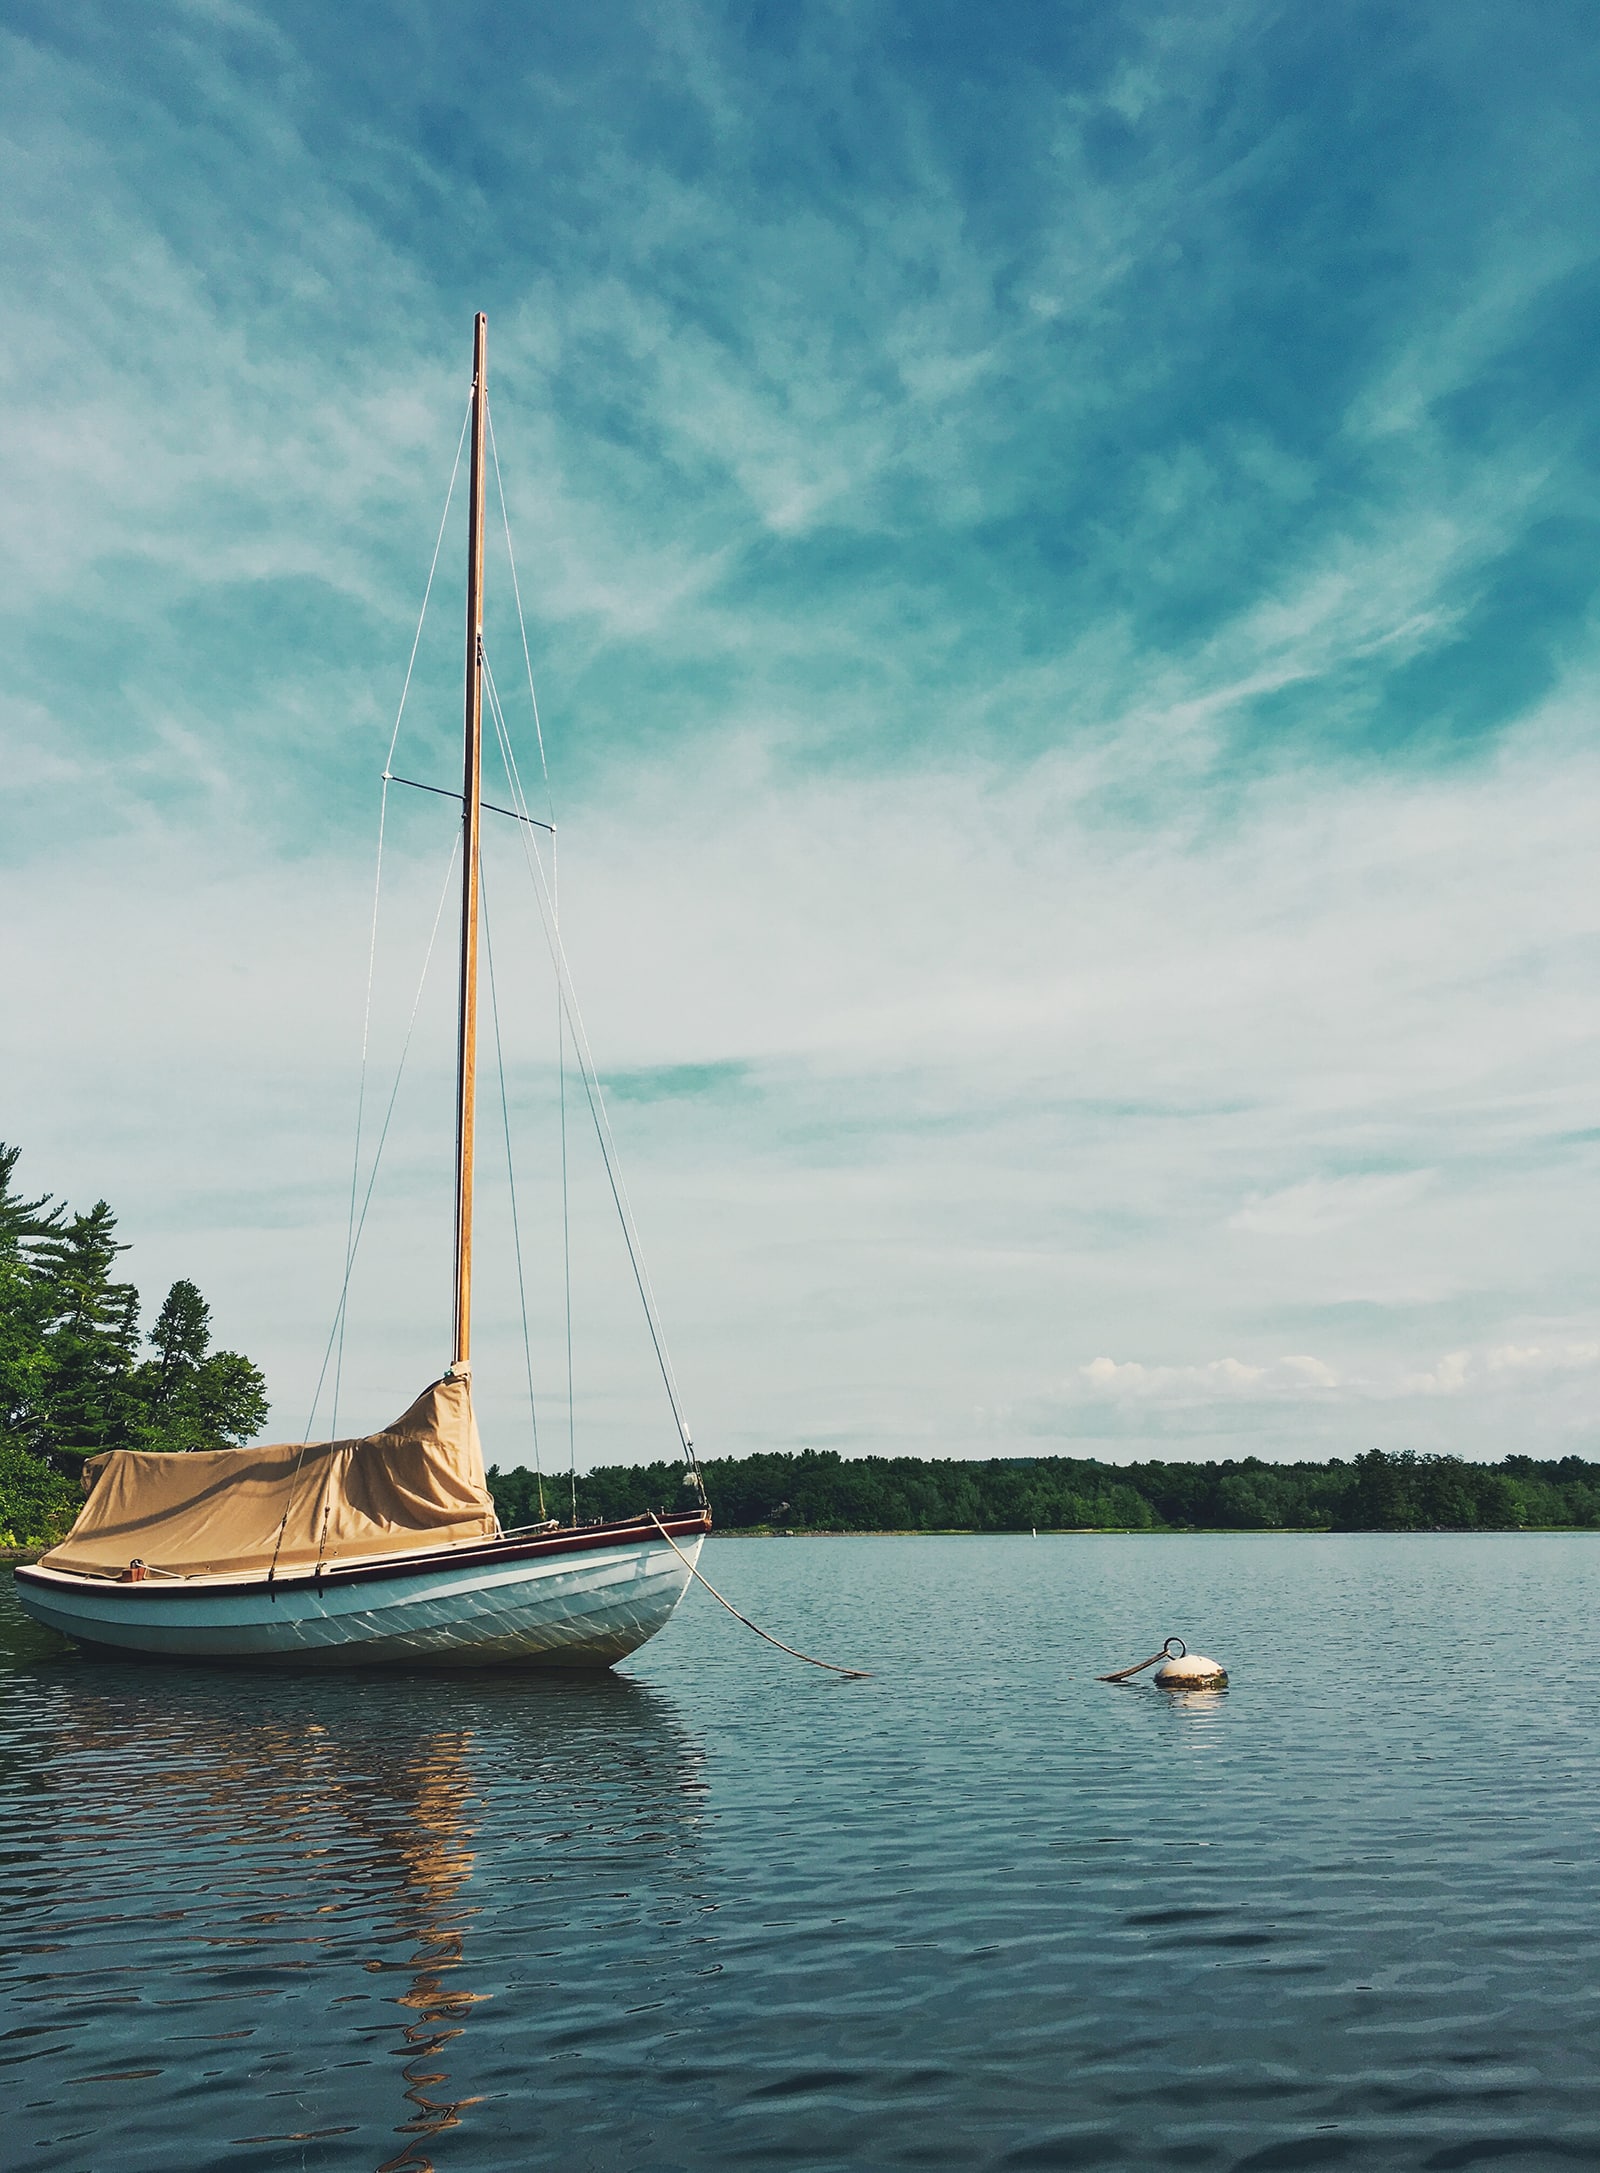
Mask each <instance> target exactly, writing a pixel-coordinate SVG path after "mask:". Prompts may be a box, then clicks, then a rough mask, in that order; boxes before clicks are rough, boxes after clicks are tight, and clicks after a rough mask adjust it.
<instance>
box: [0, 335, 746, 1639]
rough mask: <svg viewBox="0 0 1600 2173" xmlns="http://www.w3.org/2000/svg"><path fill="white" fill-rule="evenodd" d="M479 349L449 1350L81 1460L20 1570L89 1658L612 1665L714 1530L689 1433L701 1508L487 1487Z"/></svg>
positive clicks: (671, 1602) (484, 409) (24, 1594)
mask: <svg viewBox="0 0 1600 2173" xmlns="http://www.w3.org/2000/svg"><path fill="white" fill-rule="evenodd" d="M487 346H488V323H487V320H486V318H485V317H483V316H482V315H481V314H480V315H479V316H478V318H477V319H476V322H475V325H474V332H473V383H472V401H471V408H470V411H469V423H470V428H471V434H472V455H471V471H470V474H471V482H470V492H471V496H470V509H469V522H468V531H469V532H468V547H467V657H466V704H465V730H464V739H465V755H464V767H463V783H462V792H461V820H462V850H461V860H462V886H461V949H460V980H459V1018H458V1032H457V1045H456V1055H457V1063H456V1168H455V1343H454V1355H453V1357H452V1359H451V1362H450V1365H449V1367H448V1369H447V1370H446V1371H445V1373H444V1374H443V1375H442V1377H441V1378H440V1379H438V1380H436V1381H434V1382H433V1383H432V1384H431V1385H430V1386H429V1387H427V1388H426V1389H424V1391H423V1392H422V1394H421V1395H420V1396H419V1397H417V1399H416V1400H415V1402H414V1403H412V1405H411V1406H410V1408H409V1409H408V1410H407V1411H406V1412H405V1413H404V1414H403V1415H402V1416H401V1417H400V1418H398V1419H396V1420H395V1422H394V1424H393V1425H392V1426H389V1427H386V1428H385V1429H384V1430H383V1431H382V1432H381V1433H376V1434H369V1435H366V1436H364V1437H362V1438H360V1439H354V1440H345V1441H320V1442H309V1441H301V1442H286V1443H279V1444H276V1445H273V1446H268V1447H258V1448H246V1449H224V1450H217V1451H199V1452H193V1453H188V1454H182V1455H160V1454H154V1453H147V1452H145V1451H141V1450H130V1449H117V1450H112V1451H110V1452H108V1453H107V1454H105V1455H101V1456H96V1457H91V1458H89V1459H88V1460H87V1462H86V1464H85V1470H84V1484H85V1486H86V1488H87V1489H88V1499H87V1501H86V1502H85V1504H84V1507H83V1510H82V1512H81V1514H80V1515H79V1517H78V1519H77V1522H76V1523H75V1524H74V1525H73V1528H72V1530H71V1531H70V1532H69V1533H68V1535H67V1537H66V1538H65V1539H64V1540H62V1541H61V1542H60V1544H59V1545H57V1546H55V1547H53V1548H52V1549H51V1550H50V1551H49V1553H47V1554H45V1555H44V1556H42V1557H41V1559H40V1560H39V1561H38V1562H36V1563H33V1564H29V1565H26V1566H21V1567H19V1568H18V1569H17V1570H16V1572H15V1577H16V1584H17V1597H18V1599H19V1601H20V1603H21V1605H22V1607H23V1609H24V1610H25V1612H26V1613H27V1614H29V1615H31V1616H32V1617H33V1619H34V1620H35V1621H36V1622H40V1623H44V1624H46V1625H47V1626H48V1627H49V1628H51V1629H53V1630H59V1631H61V1632H63V1633H64V1634H65V1635H66V1636H68V1637H70V1638H73V1639H75V1640H76V1641H77V1642H78V1643H80V1644H82V1645H86V1646H91V1647H99V1648H111V1649H113V1650H115V1651H118V1652H125V1653H146V1654H162V1655H166V1656H168V1657H170V1658H178V1659H185V1660H231V1661H247V1662H248V1661H254V1662H268V1663H271V1662H276V1663H279V1664H284V1663H288V1664H293V1665H299V1666H307V1665H332V1666H346V1667H349V1666H381V1665H385V1664H389V1665H393V1664H397V1663H398V1664H401V1665H407V1666H418V1665H423V1666H426V1665H446V1666H461V1665H467V1666H474V1665H480V1664H508V1663H509V1664H522V1665H529V1664H531V1665H543V1666H557V1667H608V1666H610V1665H611V1664H612V1663H613V1662H615V1661H617V1660H620V1659H622V1658H623V1657H624V1656H625V1655H626V1654H628V1653H630V1652H632V1651H634V1650H635V1649H636V1648H637V1647H638V1646H640V1645H642V1644H643V1643H644V1641H645V1640H646V1638H649V1637H652V1636H654V1634H655V1633H656V1631H658V1630H659V1629H661V1627H662V1626H663V1625H664V1624H665V1622H666V1621H667V1620H668V1618H669V1617H670V1615H671V1614H672V1611H673V1609H674V1608H675V1607H676V1606H677V1604H678V1602H679V1600H680V1599H681V1598H682V1597H683V1594H684V1592H685V1590H686V1589H687V1587H688V1583H689V1579H690V1577H691V1576H693V1575H694V1574H696V1571H695V1562H696V1559H697V1557H698V1555H699V1552H700V1547H701V1543H702V1541H703V1540H704V1537H705V1534H706V1533H707V1532H708V1531H709V1530H710V1528H711V1515H710V1511H709V1509H708V1508H707V1506H706V1502H705V1489H704V1487H703V1485H701V1484H700V1480H699V1471H698V1467H697V1465H696V1464H695V1462H694V1457H693V1449H692V1446H691V1444H690V1442H689V1438H688V1434H687V1431H684V1433H683V1441H684V1452H685V1456H686V1458H687V1459H688V1469H687V1473H686V1477H687V1481H688V1486H689V1491H690V1494H691V1497H692V1505H691V1506H690V1507H689V1508H687V1509H684V1508H683V1507H681V1506H680V1507H679V1508H678V1509H676V1510H675V1511H673V1512H667V1511H663V1512H662V1513H661V1514H659V1515H650V1516H647V1517H643V1518H627V1519H622V1520H620V1521H612V1522H605V1523H595V1524H583V1525H578V1524H574V1525H573V1526H571V1527H566V1528H563V1527H561V1526H559V1525H557V1524H555V1523H553V1522H551V1523H545V1524H540V1525H537V1526H528V1527H525V1528H522V1529H520V1530H516V1531H511V1532H506V1531H503V1530H502V1529H501V1526H500V1522H499V1519H498V1517H497V1516H496V1513H495V1506H494V1501H493V1498H492V1496H491V1494H490V1492H489V1488H488V1484H487V1481H486V1478H485V1475H484V1465H483V1451H482V1447H481V1445H480V1442H479V1438H478V1428H477V1422H476V1420H475V1418H474V1416H473V1407H472V1356H471V1331H472V1205H473V1129H474V1127H473V1119H474V1111H475V1102H476V1077H477V1027H478V933H479V915H480V890H481V879H480V862H479V827H480V821H481V815H482V809H483V805H484V803H483V796H482V755H483V677H484V659H483V515H484V495H485V481H486V478H485V472H484V453H485V423H486V419H487V413H488V406H487V372H486V365H487Z"/></svg>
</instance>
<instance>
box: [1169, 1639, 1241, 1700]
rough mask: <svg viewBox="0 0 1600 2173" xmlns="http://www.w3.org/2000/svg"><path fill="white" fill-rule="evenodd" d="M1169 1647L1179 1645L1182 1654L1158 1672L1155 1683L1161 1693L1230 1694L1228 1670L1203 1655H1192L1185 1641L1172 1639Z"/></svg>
mask: <svg viewBox="0 0 1600 2173" xmlns="http://www.w3.org/2000/svg"><path fill="white" fill-rule="evenodd" d="M1167 1643H1168V1644H1169V1645H1176V1646H1177V1647H1178V1651H1177V1653H1176V1654H1175V1655H1174V1656H1173V1657H1172V1658H1170V1659H1167V1660H1163V1661H1162V1663H1161V1665H1160V1666H1159V1667H1158V1668H1157V1669H1156V1672H1155V1675H1154V1677H1153V1678H1152V1679H1153V1681H1154V1683H1155V1686H1156V1688H1157V1689H1158V1690H1226V1688H1227V1687H1228V1671H1227V1669H1226V1668H1225V1667H1220V1666H1219V1665H1218V1664H1217V1662H1216V1661H1215V1660H1208V1659H1207V1658H1206V1656H1205V1654H1204V1653H1203V1652H1190V1651H1189V1650H1188V1649H1187V1648H1186V1647H1185V1645H1184V1642H1183V1639H1182V1638H1181V1637H1169V1638H1168V1639H1167Z"/></svg>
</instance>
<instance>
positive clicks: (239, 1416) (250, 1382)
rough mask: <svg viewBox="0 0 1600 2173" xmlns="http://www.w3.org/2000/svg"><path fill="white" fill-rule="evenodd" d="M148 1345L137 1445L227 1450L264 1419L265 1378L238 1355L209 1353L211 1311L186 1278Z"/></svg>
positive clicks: (140, 1377)
mask: <svg viewBox="0 0 1600 2173" xmlns="http://www.w3.org/2000/svg"><path fill="white" fill-rule="evenodd" d="M150 1342H151V1344H152V1346H153V1348H154V1350H155V1353H156V1355H155V1357H154V1358H153V1359H151V1360H148V1361H147V1362H146V1363H145V1364H144V1365H142V1366H141V1367H140V1368H139V1370H138V1374H137V1376H136V1382H135V1386H136V1389H137V1392H138V1395H139V1398H140V1402H141V1404H142V1412H141V1418H140V1423H139V1436H140V1442H141V1445H142V1446H143V1447H145V1448H149V1449H159V1450H162V1451H166V1452H173V1451H182V1450H186V1449H221V1448H234V1447H237V1446H238V1445H239V1444H240V1443H241V1442H244V1441H248V1440H249V1439H250V1437H251V1435H252V1434H254V1433H256V1432H258V1431H259V1430H260V1428H261V1427H262V1426H263V1425H264V1424H265V1423H266V1416H267V1408H268V1406H267V1384H266V1380H265V1378H264V1377H263V1375H262V1374H261V1372H260V1370H259V1369H258V1368H257V1367H255V1366H253V1365H252V1364H251V1363H250V1361H249V1359H248V1358H244V1357H241V1355H240V1354H239V1352H237V1351H215V1352H212V1351H211V1308H210V1306H209V1305H207V1303H206V1301H205V1299H204V1298H202V1297H201V1295H200V1292H199V1291H198V1289H197V1288H196V1287H195V1285H194V1284H193V1283H191V1282H189V1281H188V1280H187V1279H185V1278H180V1279H179V1280H178V1281H177V1282H175V1283H174V1284H173V1286H172V1288H171V1289H170V1290H169V1291H168V1292H167V1295H166V1297H165V1299H164V1300H163V1302H162V1306H161V1311H160V1312H159V1313H158V1314H157V1316H156V1324H155V1326H154V1328H153V1329H152V1330H151V1331H150ZM208 1352H209V1353H210V1355H209V1356H208V1355H207V1354H208Z"/></svg>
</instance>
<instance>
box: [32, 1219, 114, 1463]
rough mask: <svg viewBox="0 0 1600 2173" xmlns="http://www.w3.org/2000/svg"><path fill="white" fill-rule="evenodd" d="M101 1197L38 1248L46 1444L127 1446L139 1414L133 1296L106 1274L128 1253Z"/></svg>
mask: <svg viewBox="0 0 1600 2173" xmlns="http://www.w3.org/2000/svg"><path fill="white" fill-rule="evenodd" d="M116 1228H117V1218H116V1216H115V1215H114V1214H113V1213H112V1212H111V1209H110V1206H109V1205H108V1204H107V1202H106V1201H104V1200H96V1202H95V1204H94V1206H93V1207H92V1208H91V1209H90V1210H89V1212H88V1214H86V1215H74V1216H73V1217H72V1220H71V1221H70V1222H69V1223H68V1224H67V1225H66V1227H65V1228H64V1229H60V1230H56V1231H52V1232H51V1233H50V1235H49V1236H48V1237H47V1238H45V1239H44V1240H43V1241H42V1242H41V1243H40V1245H39V1247H38V1258H39V1262H40V1266H41V1269H42V1272H43V1275H44V1277H45V1280H46V1282H47V1285H48V1298H49V1307H50V1315H51V1318H50V1323H49V1330H48V1338H47V1341H48V1350H49V1361H50V1366H49V1380H48V1384H47V1388H46V1414H45V1415H46V1423H47V1430H48V1437H49V1438H48V1440H47V1443H46V1446H48V1447H51V1448H76V1449H120V1448H127V1447H129V1446H131V1443H132V1439H133V1432H134V1426H135V1422H136V1419H137V1414H138V1395H137V1392H136V1390H135V1387H134V1382H133V1378H132V1376H133V1369H134V1364H135V1361H136V1360H137V1357H138V1352H139V1293H138V1291H137V1290H135V1288H134V1287H133V1285H132V1283H122V1282H118V1281H117V1280H116V1278H115V1276H114V1274H113V1272H112V1271H113V1269H114V1268H115V1267H116V1264H117V1255H118V1254H119V1253H124V1252H126V1251H127V1250H128V1248H127V1246H126V1245H124V1244H122V1243H121V1242H120V1241H119V1240H118V1238H117V1236H116Z"/></svg>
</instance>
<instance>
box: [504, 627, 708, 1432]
mask: <svg viewBox="0 0 1600 2173" xmlns="http://www.w3.org/2000/svg"><path fill="white" fill-rule="evenodd" d="M484 679H485V683H486V685H487V687H488V690H489V697H490V699H489V710H490V715H491V716H492V718H493V720H494V726H495V734H496V737H497V739H498V740H499V743H500V752H501V758H502V760H503V761H504V762H505V764H506V774H507V778H508V781H509V782H510V785H511V791H512V799H513V804H515V805H517V806H518V808H519V812H521V813H522V814H524V815H526V813H527V800H526V796H525V795H524V794H523V791H522V782H521V779H520V777H519V776H518V775H517V772H516V764H515V756H514V755H513V754H512V752H511V748H510V735H509V733H508V732H507V730H506V724H505V718H504V715H503V713H502V710H501V706H500V699H499V694H498V692H497V690H496V688H495V684H494V674H493V673H492V671H491V670H490V669H489V665H488V660H487V658H485V661H484ZM523 847H524V852H525V854H526V857H527V861H528V870H529V874H530V875H531V877H532V878H533V883H534V891H535V896H536V898H537V900H538V904H539V917H540V920H541V922H542V923H543V926H544V933H545V941H546V943H547V945H548V946H549V949H550V956H551V961H552V963H553V964H554V966H555V970H556V980H557V984H558V986H559V989H560V992H561V1000H562V1004H563V1007H564V1009H565V1012H566V1017H567V1020H568V1023H569V1024H570V1026H571V1028H572V1043H573V1050H574V1053H575V1054H576V1056H577V1058H578V1065H579V1073H580V1076H581V1078H582V1081H583V1089H584V1094H585V1097H586V1098H587V1100H588V1103H589V1112H590V1115H591V1117H592V1118H593V1120H594V1126H595V1136H596V1138H597V1139H598V1141H599V1143H600V1155H601V1159H602V1161H603V1162H604V1164H605V1170H606V1177H607V1179H608V1181H609V1183H610V1186H611V1197H612V1200H613V1202H614V1203H615V1206H616V1210H617V1216H618V1220H619V1221H620V1222H621V1224H622V1234H623V1241H624V1243H625V1245H626V1246H627V1251H628V1260H629V1264H630V1266H631V1267H632V1269H633V1279H634V1282H635V1284H636V1285H637V1287H638V1291H639V1302H640V1304H641V1305H642V1306H643V1308H644V1316H645V1325H646V1326H647V1328H648V1329H649V1331H650V1340H651V1343H652V1345H653V1346H654V1349H655V1354H656V1364H657V1365H658V1367H659V1368H660V1371H661V1379H662V1384H663V1386H664V1387H665V1389H666V1391H667V1401H668V1403H669V1404H670V1405H671V1407H672V1415H673V1418H674V1419H675V1420H676V1421H677V1427H678V1435H679V1438H680V1440H681V1442H682V1444H683V1452H684V1456H685V1458H686V1459H687V1461H688V1463H689V1465H690V1468H691V1469H698V1465H697V1462H696V1459H695V1455H694V1437H693V1435H692V1434H691V1433H690V1431H689V1428H688V1425H687V1423H686V1421H685V1419H684V1416H683V1402H682V1397H681V1394H680V1391H679V1388H678V1382H677V1376H676V1374H675V1373H674V1371H673V1367H672V1360H671V1356H670V1354H669V1352H668V1350H667V1343H666V1333H665V1330H664V1328H663V1327H662V1324H661V1318H660V1311H659V1307H658V1305H657V1303H656V1296H655V1291H654V1288H653V1286H652V1284H651V1281H650V1274H649V1270H648V1268H647V1267H646V1266H645V1262H644V1249H643V1245H642V1244H641V1242H640V1238H639V1231H638V1225H637V1223H636V1222H635V1220H634V1216H633V1208H632V1203H631V1202H630V1201H629V1198H628V1192H627V1186H626V1184H625V1182H624V1181H623V1177H622V1171H621V1167H620V1157H619V1156H618V1153H617V1144H616V1138H615V1135H614V1134H613V1132H612V1130H611V1121H610V1118H609V1116H608V1114H607V1111H606V1106H605V1094H604V1091H603V1090H602V1088H601V1085H600V1075H599V1072H598V1070H597V1068H596V1066H595V1062H594V1054H593V1051H592V1049H591V1047H590V1044H589V1036H588V1032H587V1029H586V1028H585V1026H584V1023H583V1013H582V1010H581V1008H580V1007H579V1004H578V999H577V992H576V990H575V989H574V987H573V983H572V972H571V968H570V966H569V964H568V961H567V955H566V948H565V946H564V945H563V943H562V941H561V930H560V926H559V923H558V922H557V920H556V918H555V910H554V901H553V899H552V897H551V894H550V887H549V884H548V883H547V882H546V880H545V875H544V862H543V859H542V857H541V856H539V855H537V854H536V853H535V852H534V851H533V850H532V849H531V848H530V847H529V844H528V831H527V826H526V824H524V825H523Z"/></svg>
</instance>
